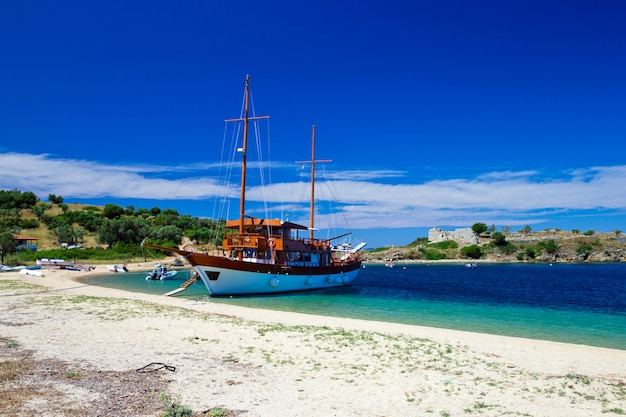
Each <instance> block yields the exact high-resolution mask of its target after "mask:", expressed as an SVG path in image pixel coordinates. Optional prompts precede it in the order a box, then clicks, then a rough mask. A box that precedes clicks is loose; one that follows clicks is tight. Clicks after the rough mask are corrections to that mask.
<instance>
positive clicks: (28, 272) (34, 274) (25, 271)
mask: <svg viewBox="0 0 626 417" xmlns="http://www.w3.org/2000/svg"><path fill="white" fill-rule="evenodd" d="M20 275H29V276H31V277H43V272H41V271H39V270H34V269H26V268H24V269H21V270H20Z"/></svg>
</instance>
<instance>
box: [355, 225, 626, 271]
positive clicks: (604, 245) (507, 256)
mask: <svg viewBox="0 0 626 417" xmlns="http://www.w3.org/2000/svg"><path fill="white" fill-rule="evenodd" d="M528 229H529V228H528V226H527V227H526V230H524V231H519V232H506V233H505V232H493V233H488V234H480V235H479V236H478V238H479V242H480V243H479V244H477V245H466V246H463V245H462V244H459V242H456V241H454V240H448V241H444V242H437V243H429V242H428V239H426V238H423V239H417V240H415V241H414V242H412V243H411V244H409V245H407V246H397V247H395V246H392V247H385V248H379V249H374V250H370V251H366V252H365V253H364V254H363V259H364V261H366V262H373V263H376V262H425V261H445V260H464V261H471V262H473V261H479V260H480V261H486V262H624V261H626V239H625V238H624V237H623V236H622V233H621V231H619V230H616V231H614V232H611V233H596V232H594V231H591V230H590V231H586V232H583V233H581V232H580V231H578V230H572V231H561V230H545V231H540V232H531V231H530V230H528Z"/></svg>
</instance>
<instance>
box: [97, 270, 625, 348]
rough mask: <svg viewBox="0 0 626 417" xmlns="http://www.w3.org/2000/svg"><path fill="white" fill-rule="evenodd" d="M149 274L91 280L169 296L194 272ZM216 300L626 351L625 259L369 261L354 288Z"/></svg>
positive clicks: (196, 294) (187, 294) (197, 293)
mask: <svg viewBox="0 0 626 417" xmlns="http://www.w3.org/2000/svg"><path fill="white" fill-rule="evenodd" d="M145 275H146V274H145V273H140V274H135V273H128V274H107V275H101V276H94V277H91V278H90V280H89V283H90V284H93V285H101V286H106V287H113V288H120V289H125V290H128V291H135V292H143V293H150V294H164V293H166V292H168V291H170V290H172V289H175V288H178V287H179V286H180V284H182V283H183V282H184V281H186V280H187V278H188V277H189V271H181V272H179V273H178V275H177V277H176V278H177V279H176V280H172V281H146V280H145V279H144V278H145ZM206 295H207V291H206V289H205V287H204V285H203V284H202V283H195V284H193V285H192V286H191V287H189V288H188V289H187V290H186V291H184V292H182V293H179V294H177V295H176V296H177V297H180V298H185V299H192V300H199V299H203V298H205V297H206ZM211 302H215V303H225V304H233V305H239V306H246V307H253V308H262V309H271V310H279V311H296V312H302V313H311V314H318V315H328V316H335V317H350V318H358V319H364V320H377V321H387V322H394V323H403V324H413V325H420V326H431V327H440V328H447V329H457V330H467V331H473V332H481V333H490V334H499V335H508V336H518V337H526V338H532V339H543V340H553V341H559V342H566V343H577V344H586V345H592V346H601V347H609V348H615V349H622V350H626V265H623V264H592V265H589V264H581V265H559V264H555V265H554V266H549V265H543V264H542V265H519V264H513V265H480V266H479V267H478V268H475V269H469V268H466V267H465V266H463V265H430V266H428V265H407V266H406V269H404V268H402V267H398V266H396V267H395V268H385V267H378V266H374V267H371V266H368V267H367V268H365V269H363V270H362V271H361V273H360V274H359V277H358V278H357V280H356V281H355V282H354V284H353V285H351V286H348V287H342V288H335V289H330V290H322V291H312V292H304V293H294V294H283V295H272V296H254V297H233V298H216V297H214V298H211Z"/></svg>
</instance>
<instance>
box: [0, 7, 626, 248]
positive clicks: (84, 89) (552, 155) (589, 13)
mask: <svg viewBox="0 0 626 417" xmlns="http://www.w3.org/2000/svg"><path fill="white" fill-rule="evenodd" d="M624 22H626V1H623V0H598V1H565V0H563V1H533V0H529V1H523V2H512V1H510V2H506V1H496V0H494V1H484V0H475V1H460V0H459V1H452V0H450V1H445V0H437V1H434V0H433V1H414V2H409V1H405V2H404V1H403V2H399V1H368V2H357V1H343V2H342V1H332V2H331V1H315V2H313V1H302V2H290V1H267V2H251V1H239V2H229V1H183V2H165V1H125V2H121V1H120V2H118V1H111V2H101V1H93V2H85V1H46V0H43V1H28V0H25V1H20V2H9V3H7V4H4V5H3V12H2V13H1V14H0V37H1V39H2V42H1V46H0V48H1V53H0V138H1V140H0V188H2V189H13V188H19V189H21V190H24V191H26V190H28V191H33V192H35V193H36V194H37V195H39V196H40V197H41V198H42V199H43V200H46V199H47V196H48V194H57V195H62V196H63V197H64V198H65V201H66V202H84V203H91V204H102V203H104V202H113V203H116V204H120V205H122V206H127V205H130V204H132V205H133V206H135V207H136V208H139V207H146V208H151V207H153V206H155V205H157V206H160V207H162V208H165V207H169V208H175V209H177V210H178V211H179V212H180V213H182V214H191V215H194V216H208V217H213V216H214V215H215V213H216V209H215V205H214V200H215V196H216V195H217V196H222V195H224V193H225V192H228V193H229V194H228V195H233V191H232V188H229V187H227V186H226V185H227V184H226V183H223V182H218V181H217V174H218V168H217V167H218V165H220V162H222V163H223V162H224V159H223V157H222V143H223V139H224V137H225V136H226V134H225V127H224V120H225V119H227V118H232V117H237V116H238V115H239V111H240V105H241V97H242V89H243V85H244V79H245V76H246V74H250V77H251V88H252V94H253V99H254V106H255V111H256V113H257V114H263V115H270V117H271V119H270V125H269V131H270V133H271V147H270V151H269V152H267V153H264V156H265V158H267V159H268V160H270V161H271V173H270V172H269V171H267V173H266V174H264V176H265V180H266V182H267V183H269V182H270V180H271V183H272V186H271V187H270V188H269V189H268V190H267V191H266V194H265V197H266V198H268V200H269V201H268V203H266V205H265V207H269V209H270V210H271V211H272V215H273V216H275V217H283V218H287V217H289V219H290V220H292V221H303V222H306V221H308V220H306V219H307V218H308V216H307V215H308V206H307V204H308V201H307V199H308V197H307V193H306V191H305V192H300V191H298V192H296V191H295V190H302V189H303V187H301V185H302V183H301V182H302V181H306V178H305V175H304V174H306V172H307V171H308V168H307V167H301V166H299V165H297V164H294V161H296V160H305V159H308V158H310V143H309V141H310V136H311V126H312V125H313V124H315V125H316V126H317V146H316V156H317V157H318V158H329V159H332V163H328V164H324V165H323V166H320V167H319V168H320V171H319V172H320V176H324V177H325V178H326V179H327V180H328V183H327V187H326V188H324V187H323V186H319V187H318V193H317V194H318V197H319V199H318V208H319V216H318V217H317V220H316V226H318V227H319V228H320V229H325V228H327V227H331V228H335V227H336V228H338V230H339V229H340V230H339V231H340V232H341V231H343V228H344V226H345V227H347V228H350V229H352V230H353V231H354V233H355V236H356V237H357V238H358V239H359V240H360V239H363V240H366V241H368V242H369V245H368V246H369V247H378V246H384V245H404V244H407V243H409V242H411V241H412V240H414V239H415V238H417V237H424V236H426V233H427V230H428V229H429V228H431V227H441V228H444V229H453V228H456V227H467V226H471V225H472V224H473V223H476V222H484V223H487V224H489V225H491V224H494V225H496V227H498V228H500V227H502V226H510V227H511V228H512V230H517V229H518V228H521V227H523V226H524V225H527V224H528V225H530V226H531V227H532V228H533V230H543V229H545V228H560V229H563V230H571V229H573V228H577V229H580V230H583V231H585V230H589V229H593V230H596V231H613V230H616V229H617V230H622V231H625V230H626V161H625V158H624V154H625V153H624V150H623V140H624V139H625V138H626V75H625V74H626V24H624ZM260 126H261V128H262V129H265V130H267V125H266V123H265V122H262V123H260ZM235 161H236V160H235ZM253 165H254V164H253ZM253 169H254V167H253ZM251 172H258V171H251ZM322 174H323V175H322ZM255 176H259V175H258V174H254V173H252V174H251V180H253V179H254V177H255ZM231 181H232V182H233V183H235V184H236V182H237V181H238V179H236V178H232V179H231ZM255 187H256V186H255V185H254V184H253V183H251V190H250V191H249V193H248V195H249V196H250V197H251V198H252V201H251V202H250V206H249V207H250V209H251V211H252V212H251V214H254V215H262V213H260V212H257V211H258V207H259V205H258V202H255V201H254V200H255V199H256V197H257V196H258V193H257V192H256V188H255ZM227 189H228V190H227ZM331 200H338V201H337V202H336V203H334V204H333V207H334V209H336V210H338V211H339V216H338V217H337V218H334V219H333V220H330V218H329V217H328V216H327V215H326V211H327V210H329V209H330V201H331ZM236 208H237V207H236V203H232V204H231V206H230V213H231V214H230V216H231V217H232V216H235V217H236V216H237V213H236ZM320 233H327V232H324V231H323V230H322V231H320Z"/></svg>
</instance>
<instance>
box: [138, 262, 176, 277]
mask: <svg viewBox="0 0 626 417" xmlns="http://www.w3.org/2000/svg"><path fill="white" fill-rule="evenodd" d="M177 273H178V271H168V270H167V267H165V266H163V265H161V264H156V265H154V269H153V270H152V272H150V273H149V274H148V275H147V276H146V281H167V280H168V279H172V278H174V277H175V276H176V274H177Z"/></svg>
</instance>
